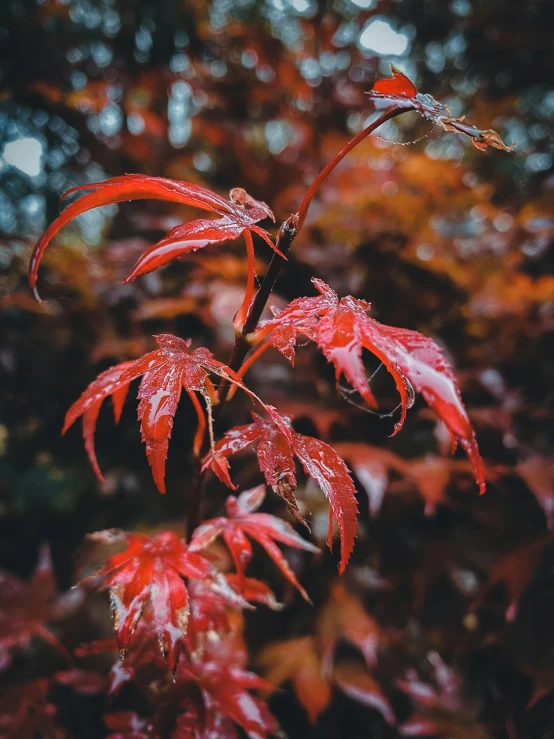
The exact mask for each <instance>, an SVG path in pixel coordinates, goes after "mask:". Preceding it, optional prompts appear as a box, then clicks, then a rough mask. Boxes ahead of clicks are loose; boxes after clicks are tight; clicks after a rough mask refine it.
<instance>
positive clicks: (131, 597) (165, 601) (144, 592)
mask: <svg viewBox="0 0 554 739" xmlns="http://www.w3.org/2000/svg"><path fill="white" fill-rule="evenodd" d="M102 533H103V532H100V535H102ZM110 536H111V537H113V534H110ZM121 536H122V537H123V539H124V540H125V542H126V544H127V548H126V549H125V551H124V552H122V553H121V554H116V555H114V556H113V557H110V559H109V560H108V561H107V562H106V563H105V564H104V566H103V567H102V568H101V569H100V570H99V571H98V572H97V573H95V576H96V575H101V576H103V578H104V579H103V584H102V589H108V588H109V590H110V600H111V606H112V612H113V618H114V628H115V634H116V639H117V645H118V647H119V650H120V652H121V653H122V654H124V653H125V651H126V650H127V649H128V647H129V645H130V643H131V640H132V638H133V634H134V632H135V629H136V627H137V623H138V621H139V619H141V618H142V616H143V614H145V615H146V617H147V619H148V622H149V625H150V628H151V631H152V632H153V633H154V634H156V636H157V638H158V642H159V644H160V647H161V649H162V651H163V653H164V655H166V657H167V661H168V664H169V667H170V668H171V669H174V668H175V665H176V664H177V660H178V658H179V651H180V647H181V644H182V641H183V639H184V637H185V635H186V633H187V626H188V620H189V614H190V605H189V594H188V590H187V585H186V580H188V579H190V578H194V579H205V578H210V577H212V574H213V568H212V565H211V564H210V563H209V562H208V560H207V559H205V558H204V557H202V556H201V555H200V554H198V552H193V551H190V550H189V549H188V548H187V545H186V544H185V543H184V542H183V541H182V540H181V539H179V538H178V536H177V535H176V534H174V533H173V532H171V531H164V532H162V533H161V534H158V535H157V536H154V537H153V538H150V537H149V536H146V535H145V534H127V533H123V532H122V533H121Z"/></svg>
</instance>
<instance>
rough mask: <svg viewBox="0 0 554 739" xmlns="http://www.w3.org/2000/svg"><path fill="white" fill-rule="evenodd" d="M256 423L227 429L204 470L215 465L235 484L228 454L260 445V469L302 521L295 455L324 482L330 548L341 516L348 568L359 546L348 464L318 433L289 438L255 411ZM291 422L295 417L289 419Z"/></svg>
mask: <svg viewBox="0 0 554 739" xmlns="http://www.w3.org/2000/svg"><path fill="white" fill-rule="evenodd" d="M252 415H253V418H254V423H251V424H247V425H245V426H236V427H235V428H233V429H230V430H229V431H227V433H226V434H225V435H224V437H223V438H222V439H221V440H220V441H219V442H218V443H217V444H216V445H215V448H214V453H213V454H211V455H210V456H209V457H208V459H207V461H206V463H205V465H204V468H207V467H211V468H212V469H213V471H214V472H215V473H216V475H218V477H219V478H220V480H221V481H222V482H224V483H225V484H226V485H228V486H229V487H233V484H232V482H231V479H230V477H229V473H228V469H227V466H226V464H227V463H226V459H227V457H229V456H231V455H232V454H236V453H237V452H239V451H242V450H243V449H246V448H247V447H249V446H251V445H253V444H256V454H257V457H258V463H259V465H260V469H261V470H262V472H263V473H264V475H265V479H266V481H267V484H268V485H270V486H271V487H272V488H273V490H274V491H275V492H276V493H277V494H278V495H280V496H281V497H283V498H284V499H285V501H286V502H287V504H288V506H289V509H290V510H291V512H292V514H293V515H294V516H295V518H297V520H299V521H302V522H303V519H302V518H301V517H300V514H299V511H298V505H297V503H296V498H295V496H294V490H295V489H296V473H295V462H294V458H295V457H296V459H298V460H299V462H300V463H301V464H302V467H303V468H304V472H305V473H306V474H307V475H308V476H309V477H311V478H312V479H313V480H315V482H316V483H317V484H318V485H319V487H320V488H321V490H323V492H324V493H325V495H326V496H327V499H328V500H329V504H330V507H331V512H330V514H329V541H328V543H329V547H331V544H332V531H333V528H332V526H333V520H334V519H336V521H337V523H338V527H339V532H340V536H341V561H340V571H341V572H343V571H344V568H345V567H346V563H347V562H348V559H349V557H350V554H351V553H352V549H353V548H354V539H355V536H356V516H357V514H358V507H357V503H356V491H355V488H354V484H353V482H352V478H351V477H350V474H349V471H348V467H347V466H346V465H345V463H344V462H343V460H342V459H341V458H340V457H339V455H338V454H337V453H336V452H335V450H334V449H333V448H332V447H330V446H329V445H328V444H325V442H323V441H320V440H319V439H316V438H314V437H313V436H304V435H303V434H298V433H296V432H295V431H290V434H289V436H288V437H287V436H285V434H284V433H283V430H282V427H277V426H275V425H274V424H270V423H266V422H265V421H264V420H263V419H262V418H261V417H260V416H258V415H257V414H255V413H253V414H252ZM284 420H285V422H286V423H288V424H290V420H289V419H286V418H285V419H284Z"/></svg>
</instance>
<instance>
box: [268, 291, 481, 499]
mask: <svg viewBox="0 0 554 739" xmlns="http://www.w3.org/2000/svg"><path fill="white" fill-rule="evenodd" d="M312 282H313V283H314V285H315V287H316V288H317V290H318V291H319V293H320V295H319V296H318V297H314V298H298V299H296V300H293V301H292V302H291V303H290V304H289V306H288V307H287V308H285V310H283V311H282V312H281V313H280V314H279V315H277V316H276V317H275V318H274V319H272V320H270V321H268V322H266V324H265V325H264V327H263V328H262V329H261V330H260V332H259V334H258V335H259V336H262V335H263V334H267V333H269V332H270V331H271V334H270V336H269V341H270V342H271V343H272V344H273V345H274V346H275V347H276V348H277V349H279V351H281V352H282V353H283V354H284V355H285V356H286V357H287V358H288V359H289V360H290V361H293V360H294V348H295V344H296V340H297V337H298V335H299V334H302V335H304V336H307V337H308V339H310V340H312V341H315V342H316V343H317V345H318V346H319V348H320V349H321V351H322V352H323V354H324V355H325V358H326V359H327V361H329V362H332V363H333V364H334V366H335V375H336V379H337V384H338V382H339V380H340V377H341V375H344V376H345V377H346V379H347V380H348V382H349V383H350V384H351V385H352V387H353V388H354V390H356V391H357V392H358V393H359V394H360V395H361V396H362V398H363V399H364V400H365V401H366V402H367V403H368V405H370V406H373V407H376V401H375V398H374V396H373V393H372V392H371V390H370V389H369V386H368V378H367V376H366V372H365V368H364V364H363V361H362V350H363V349H367V350H368V351H370V352H372V353H373V354H375V355H376V356H377V357H378V358H379V359H380V360H381V362H382V363H383V364H384V365H385V367H386V368H387V369H388V371H389V372H390V374H391V375H392V376H393V378H394V381H395V383H396V388H397V390H398V392H399V394H400V398H401V406H402V412H401V415H400V419H399V421H398V423H397V424H396V426H395V429H394V433H397V432H398V431H399V430H400V428H401V427H402V424H403V423H404V419H405V417H406V412H407V410H408V408H410V407H411V405H412V404H413V401H414V394H415V393H414V391H417V392H419V393H421V394H422V395H423V397H424V399H425V401H426V402H427V404H428V405H429V407H430V408H431V409H432V410H433V411H434V412H435V414H436V415H437V416H438V417H439V418H440V419H441V420H442V421H443V422H444V423H445V424H446V426H447V428H448V431H449V432H450V437H451V439H452V444H453V447H454V448H455V447H456V445H457V443H458V442H460V444H461V445H462V446H463V447H464V449H465V450H466V452H467V454H468V456H469V458H470V460H471V463H472V467H473V474H474V476H475V480H476V481H477V484H478V485H479V487H480V492H484V490H485V478H484V471H483V463H482V460H481V457H480V455H479V448H478V446H477V440H476V438H475V433H474V431H473V428H472V426H471V423H470V421H469V418H468V415H467V413H466V410H465V408H464V406H463V403H462V400H461V397H460V391H459V389H458V386H457V383H456V379H455V377H454V373H453V371H452V367H451V366H450V364H449V363H448V361H447V360H446V358H445V357H444V356H443V354H442V351H441V349H440V347H439V346H438V345H437V344H436V343H435V342H434V341H432V340H431V339H428V338H427V337H425V336H423V335H422V334H420V333H418V332H417V331H410V330H408V329H403V328H394V327H392V326H385V325H384V324H382V323H379V322H378V321H375V320H374V319H373V318H370V317H369V316H368V311H369V309H370V304H369V303H367V302H366V301H365V300H357V299H356V298H353V297H352V296H347V297H345V298H342V299H341V300H340V301H339V299H338V297H337V294H336V293H335V292H334V290H332V289H331V288H330V287H329V285H327V284H326V283H325V282H323V281H322V280H318V279H315V278H314V279H313V280H312Z"/></svg>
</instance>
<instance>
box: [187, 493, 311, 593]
mask: <svg viewBox="0 0 554 739" xmlns="http://www.w3.org/2000/svg"><path fill="white" fill-rule="evenodd" d="M264 497H265V488H264V486H263V485H259V486H258V487H256V488H253V489H252V490H245V491H244V492H243V493H241V494H240V495H239V496H238V497H237V498H235V496H233V495H230V496H229V497H228V498H227V502H226V504H225V507H226V509H227V517H224V516H221V517H219V518H212V519H211V520H209V521H205V522H204V523H203V524H201V525H200V526H199V527H198V528H197V529H196V531H195V532H194V534H193V537H192V542H191V549H193V550H202V549H205V548H206V547H208V546H210V544H212V543H213V542H214V541H215V540H216V539H217V538H218V537H219V536H223V539H224V541H225V543H226V544H227V546H228V547H229V551H230V552H231V555H232V557H233V561H234V563H235V567H236V570H237V574H238V583H237V585H238V587H239V590H240V591H241V592H242V593H243V596H244V597H245V598H246V599H247V600H248V599H252V600H258V601H261V602H266V603H267V602H268V599H269V603H271V602H272V601H271V597H270V595H268V593H267V592H264V590H263V589H260V587H259V585H258V581H257V580H252V579H251V578H245V577H244V571H245V569H246V566H247V565H248V563H249V562H250V560H251V559H252V545H251V544H250V542H249V540H248V537H250V538H251V539H254V541H256V542H257V543H258V544H260V546H262V547H263V548H264V549H265V551H266V552H267V553H268V554H269V556H270V557H271V559H272V560H273V561H274V562H275V564H276V565H277V567H278V568H279V569H280V570H281V572H282V573H283V575H284V576H285V577H286V578H287V580H288V581H289V582H290V583H291V584H292V585H294V587H295V588H297V589H298V590H299V591H300V593H301V594H302V596H303V597H304V598H305V599H306V600H308V601H309V597H308V594H307V593H306V591H305V590H304V588H303V587H302V586H301V585H300V583H299V582H298V580H297V579H296V577H295V575H294V572H293V571H292V570H291V568H290V566H289V564H288V562H287V561H286V559H285V558H284V557H283V555H282V553H281V550H280V549H279V547H278V546H277V545H276V543H275V542H276V541H278V542H280V543H281V544H286V545H287V546H289V547H295V548H297V549H305V550H306V551H308V552H318V551H319V550H318V548H317V547H315V546H314V545H313V544H310V543H309V542H307V541H305V540H304V539H302V537H301V536H299V535H298V534H297V533H296V531H295V530H294V529H293V528H292V526H291V525H290V524H288V523H287V522H286V521H283V520H282V519H280V518H277V517H276V516H272V515H270V514H269V513H254V511H255V510H256V509H257V508H259V507H260V505H261V504H262V501H263V499H264ZM269 593H271V591H269ZM271 595H272V594H271Z"/></svg>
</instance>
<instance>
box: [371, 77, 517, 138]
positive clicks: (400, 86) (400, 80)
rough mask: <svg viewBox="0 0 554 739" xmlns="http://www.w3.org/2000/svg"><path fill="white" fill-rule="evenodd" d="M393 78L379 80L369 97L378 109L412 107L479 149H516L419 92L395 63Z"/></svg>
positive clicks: (489, 131) (494, 133)
mask: <svg viewBox="0 0 554 739" xmlns="http://www.w3.org/2000/svg"><path fill="white" fill-rule="evenodd" d="M391 70H392V75H393V77H392V79H387V80H378V81H377V82H376V83H375V84H374V85H373V89H372V90H370V91H369V92H368V93H367V95H368V96H369V98H370V99H371V101H372V103H373V104H374V105H375V107H376V108H388V107H392V106H394V107H397V108H412V109H413V110H416V111H417V112H418V113H420V114H421V115H422V116H423V117H424V118H426V119H427V120H428V121H431V122H432V123H435V124H436V125H438V126H441V127H442V128H443V129H444V130H445V131H453V132H454V133H460V134H463V135H465V136H469V138H470V139H471V143H472V144H473V145H474V146H476V147H477V148H478V149H481V150H483V149H486V148H487V146H493V147H494V148H495V149H502V150H503V151H511V150H512V149H513V148H514V147H513V145H512V146H506V144H505V143H504V142H503V141H502V139H501V138H500V136H499V135H498V134H497V133H496V131H493V130H492V129H490V128H489V129H486V130H485V129H481V128H477V127H476V126H470V125H469V124H467V123H466V122H465V120H464V118H463V117H461V118H452V116H451V114H450V111H449V110H448V108H447V106H446V105H444V104H443V103H439V102H438V101H437V100H435V99H434V98H433V97H431V95H424V94H421V93H419V92H418V91H417V88H416V86H415V85H414V83H413V82H412V81H411V80H410V79H408V77H406V75H405V74H402V72H400V71H399V70H398V69H396V68H395V67H394V66H393V65H392V64H391Z"/></svg>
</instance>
